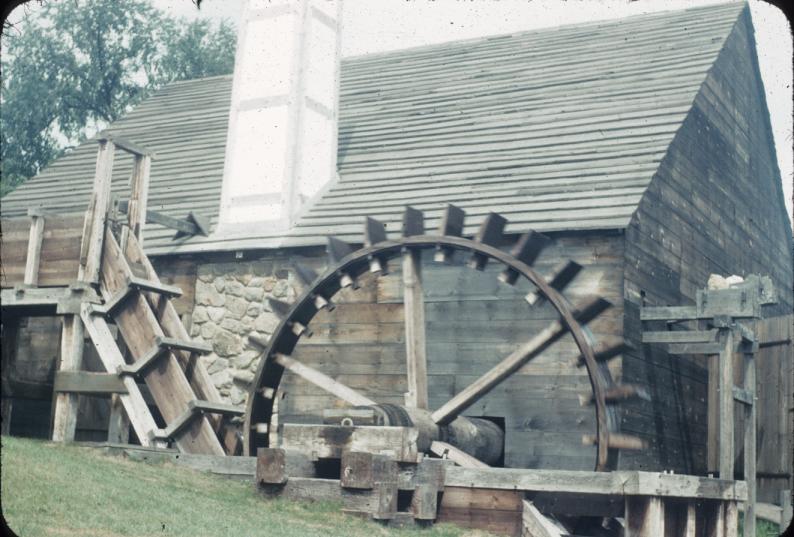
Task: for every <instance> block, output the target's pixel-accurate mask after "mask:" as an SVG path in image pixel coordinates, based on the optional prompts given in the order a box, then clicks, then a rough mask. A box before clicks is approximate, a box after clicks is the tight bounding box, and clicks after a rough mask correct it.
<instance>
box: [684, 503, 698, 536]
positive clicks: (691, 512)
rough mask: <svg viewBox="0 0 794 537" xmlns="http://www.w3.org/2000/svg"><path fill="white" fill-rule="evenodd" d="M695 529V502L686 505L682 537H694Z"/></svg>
mask: <svg viewBox="0 0 794 537" xmlns="http://www.w3.org/2000/svg"><path fill="white" fill-rule="evenodd" d="M695 528H697V506H696V504H695V502H689V503H687V505H686V521H685V522H684V535H683V536H682V537H695V536H696V533H695Z"/></svg>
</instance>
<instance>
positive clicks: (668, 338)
mask: <svg viewBox="0 0 794 537" xmlns="http://www.w3.org/2000/svg"><path fill="white" fill-rule="evenodd" d="M716 340H717V330H716V329H712V330H670V331H666V332H664V331H663V332H643V333H642V342H643V343H710V342H712V341H716Z"/></svg>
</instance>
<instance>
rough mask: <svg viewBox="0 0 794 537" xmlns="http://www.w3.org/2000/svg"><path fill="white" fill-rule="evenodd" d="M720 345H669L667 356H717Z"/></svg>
mask: <svg viewBox="0 0 794 537" xmlns="http://www.w3.org/2000/svg"><path fill="white" fill-rule="evenodd" d="M720 350H722V345H721V344H720V343H717V342H713V343H671V344H669V345H668V346H667V352H668V354H719V352H720Z"/></svg>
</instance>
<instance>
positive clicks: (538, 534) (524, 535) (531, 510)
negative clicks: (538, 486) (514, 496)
mask: <svg viewBox="0 0 794 537" xmlns="http://www.w3.org/2000/svg"><path fill="white" fill-rule="evenodd" d="M521 505H522V511H521V521H522V524H523V528H522V532H521V537H563V535H564V534H563V533H562V531H560V529H559V528H558V527H557V526H556V525H555V524H554V523H553V522H552V521H551V520H549V519H548V518H546V517H545V516H543V513H541V512H540V511H538V509H537V507H535V506H534V505H532V502H528V501H526V500H522V501H521Z"/></svg>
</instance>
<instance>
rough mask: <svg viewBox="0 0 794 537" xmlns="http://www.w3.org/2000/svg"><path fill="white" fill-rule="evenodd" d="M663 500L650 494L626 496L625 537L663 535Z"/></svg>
mask: <svg viewBox="0 0 794 537" xmlns="http://www.w3.org/2000/svg"><path fill="white" fill-rule="evenodd" d="M664 522H665V520H664V502H663V500H662V498H656V497H652V496H647V497H645V496H641V497H629V498H626V537H660V536H663V535H664Z"/></svg>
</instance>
